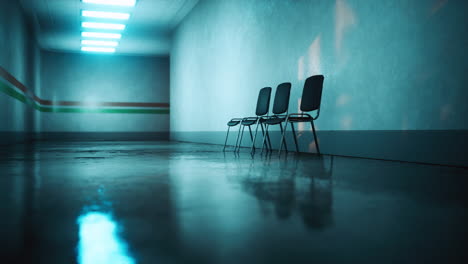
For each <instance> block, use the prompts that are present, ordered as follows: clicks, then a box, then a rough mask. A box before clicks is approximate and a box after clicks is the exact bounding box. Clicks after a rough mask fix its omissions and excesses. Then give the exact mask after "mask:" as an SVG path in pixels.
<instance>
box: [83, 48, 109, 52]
mask: <svg viewBox="0 0 468 264" xmlns="http://www.w3.org/2000/svg"><path fill="white" fill-rule="evenodd" d="M81 51H88V52H104V53H114V52H115V48H106V47H81Z"/></svg>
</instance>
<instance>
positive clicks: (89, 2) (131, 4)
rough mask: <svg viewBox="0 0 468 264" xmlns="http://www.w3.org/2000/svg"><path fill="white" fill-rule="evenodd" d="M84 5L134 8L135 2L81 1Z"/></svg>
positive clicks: (122, 0)
mask: <svg viewBox="0 0 468 264" xmlns="http://www.w3.org/2000/svg"><path fill="white" fill-rule="evenodd" d="M83 3H86V4H99V5H118V6H135V5H136V0H83Z"/></svg>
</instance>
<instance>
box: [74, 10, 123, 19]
mask: <svg viewBox="0 0 468 264" xmlns="http://www.w3.org/2000/svg"><path fill="white" fill-rule="evenodd" d="M81 15H82V16H84V17H96V18H110V19H123V20H127V19H129V18H130V14H129V13H115V12H102V11H90V10H83V12H82V13H81Z"/></svg>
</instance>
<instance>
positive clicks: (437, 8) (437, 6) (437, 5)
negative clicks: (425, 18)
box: [429, 0, 448, 16]
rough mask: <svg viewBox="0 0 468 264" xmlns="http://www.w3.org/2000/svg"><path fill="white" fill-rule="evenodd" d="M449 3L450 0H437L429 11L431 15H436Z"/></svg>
mask: <svg viewBox="0 0 468 264" xmlns="http://www.w3.org/2000/svg"><path fill="white" fill-rule="evenodd" d="M447 3H448V0H436V1H434V3H433V4H432V7H431V10H430V12H429V15H430V16H433V15H435V14H436V13H437V12H439V11H440V10H441V9H442V8H444V6H445V5H446V4H447Z"/></svg>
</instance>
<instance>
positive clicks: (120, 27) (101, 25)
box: [81, 22, 125, 30]
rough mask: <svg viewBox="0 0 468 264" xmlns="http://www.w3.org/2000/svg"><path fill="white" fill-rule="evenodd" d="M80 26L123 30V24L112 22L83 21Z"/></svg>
mask: <svg viewBox="0 0 468 264" xmlns="http://www.w3.org/2000/svg"><path fill="white" fill-rule="evenodd" d="M81 26H82V27H84V28H98V29H115V30H124V29H125V25H124V24H113V23H97V22H83V23H81Z"/></svg>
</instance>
